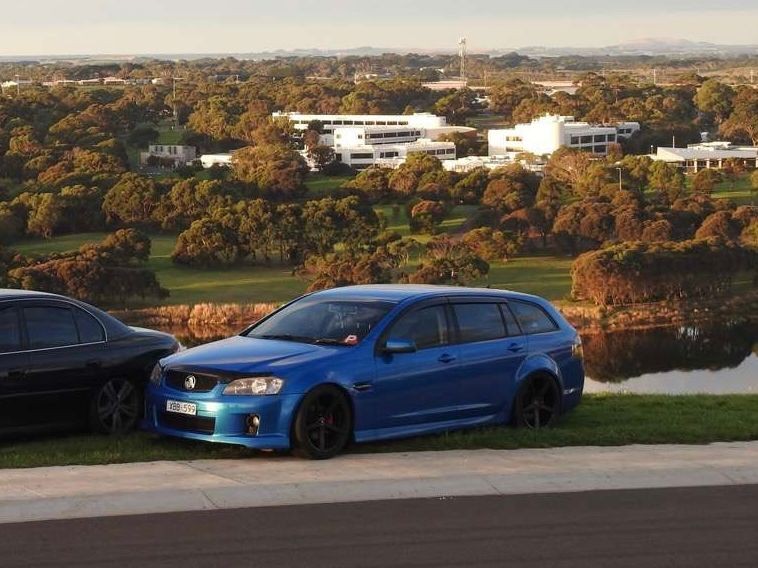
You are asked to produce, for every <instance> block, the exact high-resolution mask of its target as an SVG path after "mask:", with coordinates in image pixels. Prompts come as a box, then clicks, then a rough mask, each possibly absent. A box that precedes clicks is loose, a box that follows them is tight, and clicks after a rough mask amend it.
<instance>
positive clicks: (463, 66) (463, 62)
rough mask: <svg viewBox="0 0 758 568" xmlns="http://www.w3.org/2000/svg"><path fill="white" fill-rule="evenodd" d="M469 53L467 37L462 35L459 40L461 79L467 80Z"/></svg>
mask: <svg viewBox="0 0 758 568" xmlns="http://www.w3.org/2000/svg"><path fill="white" fill-rule="evenodd" d="M467 53H468V50H467V46H466V38H465V37H462V38H460V39H459V40H458V55H459V56H460V58H461V81H465V80H466V55H467Z"/></svg>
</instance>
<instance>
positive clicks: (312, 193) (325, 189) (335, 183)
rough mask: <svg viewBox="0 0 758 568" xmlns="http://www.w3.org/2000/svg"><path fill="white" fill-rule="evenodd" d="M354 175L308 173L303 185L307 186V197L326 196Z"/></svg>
mask: <svg viewBox="0 0 758 568" xmlns="http://www.w3.org/2000/svg"><path fill="white" fill-rule="evenodd" d="M354 177H355V176H351V175H347V176H325V175H321V174H308V177H306V179H305V185H306V187H307V188H308V198H318V197H328V196H329V194H330V193H331V192H333V191H334V190H335V189H339V188H340V187H341V186H342V184H343V183H345V182H346V181H349V180H351V179H353V178H354Z"/></svg>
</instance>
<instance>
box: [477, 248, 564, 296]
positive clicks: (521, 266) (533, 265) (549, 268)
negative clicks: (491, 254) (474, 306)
mask: <svg viewBox="0 0 758 568" xmlns="http://www.w3.org/2000/svg"><path fill="white" fill-rule="evenodd" d="M573 261H574V260H573V259H572V258H569V257H559V256H521V257H518V258H515V259H513V260H511V261H509V262H507V263H503V262H496V263H491V264H490V273H489V274H488V275H487V277H486V278H485V279H484V280H482V281H480V282H477V284H478V285H480V286H486V285H488V284H489V285H490V286H491V287H492V288H504V289H507V290H513V291H515V292H526V293H529V294H537V295H538V296H544V297H545V298H547V299H549V300H562V299H565V298H566V297H567V296H568V295H569V292H571V274H570V270H571V263H572V262H573Z"/></svg>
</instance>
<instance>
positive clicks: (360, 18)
mask: <svg viewBox="0 0 758 568" xmlns="http://www.w3.org/2000/svg"><path fill="white" fill-rule="evenodd" d="M757 22H758V0H725V1H722V2H718V1H717V0H707V1H706V0H665V1H661V0H628V1H625V2H614V1H613V0H530V1H524V0H519V1H517V2H514V1H511V0H379V1H370V0H369V1H364V0H215V1H211V0H180V1H175V0H25V1H23V2H19V1H17V0H2V1H1V2H0V55H4V56H5V55H43V54H44V55H59V54H70V55H73V54H142V53H150V54H155V53H245V52H254V51H266V50H275V49H295V48H303V49H308V48H329V49H341V48H350V47H362V46H372V47H386V48H398V49H410V48H417V49H440V48H448V47H449V48H454V46H455V44H456V41H457V38H458V37H460V36H466V37H467V38H468V43H469V46H470V50H471V51H477V50H482V51H484V50H489V49H503V48H515V47H524V46H535V45H543V46H549V47H566V46H569V47H600V46H605V45H613V44H618V43H625V42H629V41H634V40H639V39H642V38H651V37H664V38H683V39H688V40H693V41H708V42H713V43H724V44H758V25H756V23H757Z"/></svg>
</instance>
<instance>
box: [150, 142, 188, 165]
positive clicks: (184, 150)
mask: <svg viewBox="0 0 758 568" xmlns="http://www.w3.org/2000/svg"><path fill="white" fill-rule="evenodd" d="M151 158H155V159H158V160H161V161H170V162H173V165H174V167H178V166H183V165H186V164H189V163H191V162H194V161H195V160H196V159H197V149H196V148H195V147H194V146H181V145H178V144H150V146H148V148H147V152H141V153H140V164H142V165H143V166H144V165H149V161H150V159H151Z"/></svg>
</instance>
